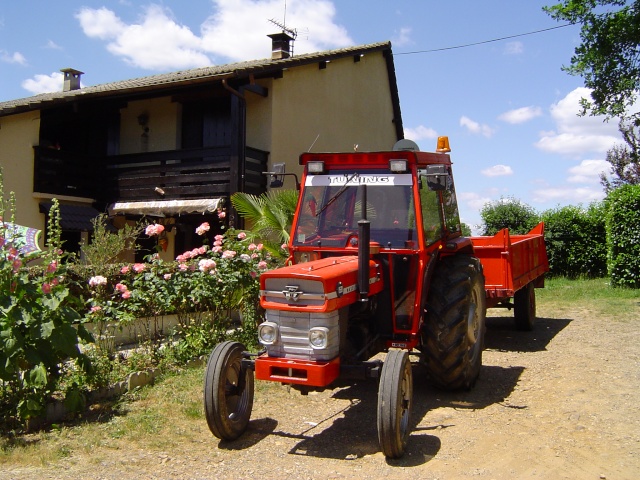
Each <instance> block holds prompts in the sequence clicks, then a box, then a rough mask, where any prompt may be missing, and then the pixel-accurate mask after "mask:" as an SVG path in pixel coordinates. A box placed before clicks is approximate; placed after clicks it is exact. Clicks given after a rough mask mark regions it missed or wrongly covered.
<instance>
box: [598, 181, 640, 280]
mask: <svg viewBox="0 0 640 480" xmlns="http://www.w3.org/2000/svg"><path fill="white" fill-rule="evenodd" d="M606 203H607V207H608V214H607V220H606V231H607V244H608V251H607V261H608V267H609V275H610V276H611V284H612V285H613V286H617V287H631V288H640V185H624V186H622V187H620V188H617V189H616V190H614V191H613V192H611V193H610V194H609V196H608V197H607V202H606Z"/></svg>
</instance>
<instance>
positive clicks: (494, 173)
mask: <svg viewBox="0 0 640 480" xmlns="http://www.w3.org/2000/svg"><path fill="white" fill-rule="evenodd" d="M481 173H482V174H483V175H484V176H486V177H503V176H506V175H513V170H512V169H511V167H510V166H508V165H494V166H493V167H490V168H487V169H485V170H482V172H481Z"/></svg>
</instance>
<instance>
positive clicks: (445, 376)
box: [421, 254, 487, 390]
mask: <svg viewBox="0 0 640 480" xmlns="http://www.w3.org/2000/svg"><path fill="white" fill-rule="evenodd" d="M426 310H427V311H426V314H425V319H424V320H425V321H424V324H423V328H422V345H421V350H422V362H423V363H424V365H425V367H426V370H427V375H428V377H429V379H430V381H431V382H432V383H433V384H434V385H436V386H437V387H439V388H442V389H443V390H458V389H470V388H471V387H473V385H474V384H475V381H476V379H477V378H478V375H479V374H480V367H481V366H482V349H483V348H484V333H485V317H486V310H487V308H486V298H485V291H484V275H483V273H482V264H481V263H480V261H479V260H478V259H477V258H475V257H472V256H470V255H463V254H459V255H454V256H450V257H445V258H443V259H442V260H440V264H439V265H438V266H437V267H436V271H435V272H434V274H433V278H432V279H431V281H430V288H429V292H428V294H427V305H426Z"/></svg>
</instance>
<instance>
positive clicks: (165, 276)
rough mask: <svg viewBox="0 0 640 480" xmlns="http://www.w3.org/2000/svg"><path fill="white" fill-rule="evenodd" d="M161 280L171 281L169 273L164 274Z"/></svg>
mask: <svg viewBox="0 0 640 480" xmlns="http://www.w3.org/2000/svg"><path fill="white" fill-rule="evenodd" d="M163 278H164V279H165V280H171V274H170V273H165V274H164V276H163Z"/></svg>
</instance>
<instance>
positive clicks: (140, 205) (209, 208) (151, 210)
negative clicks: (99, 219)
mask: <svg viewBox="0 0 640 480" xmlns="http://www.w3.org/2000/svg"><path fill="white" fill-rule="evenodd" d="M220 205H222V199H221V198H199V199H194V200H155V201H148V202H116V203H114V204H112V205H110V206H109V215H118V214H129V215H149V216H154V217H165V216H167V215H180V214H186V213H213V212H215V211H216V210H217V209H218V207H219V206H220Z"/></svg>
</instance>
